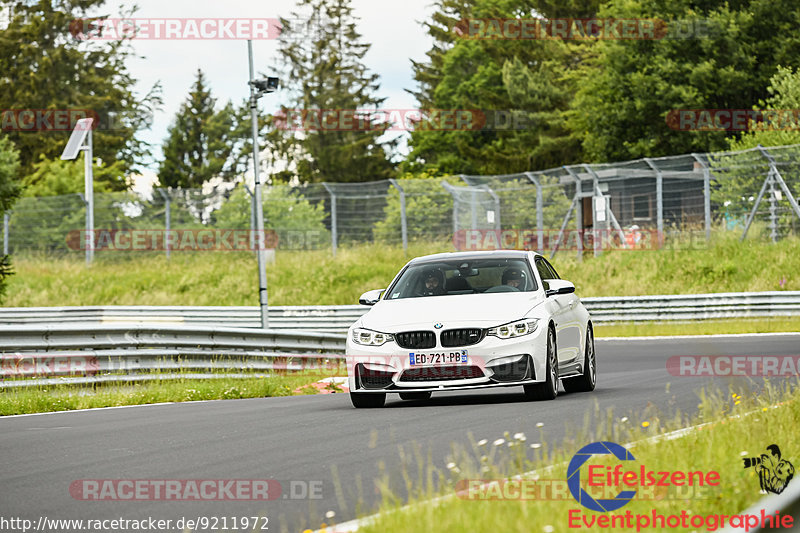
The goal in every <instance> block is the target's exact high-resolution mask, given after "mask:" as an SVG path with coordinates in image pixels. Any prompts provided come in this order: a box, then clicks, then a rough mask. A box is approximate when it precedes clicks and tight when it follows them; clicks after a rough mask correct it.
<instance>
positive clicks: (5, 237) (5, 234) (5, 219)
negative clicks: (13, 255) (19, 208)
mask: <svg viewBox="0 0 800 533" xmlns="http://www.w3.org/2000/svg"><path fill="white" fill-rule="evenodd" d="M8 218H9V217H8V212H5V213H3V255H8Z"/></svg>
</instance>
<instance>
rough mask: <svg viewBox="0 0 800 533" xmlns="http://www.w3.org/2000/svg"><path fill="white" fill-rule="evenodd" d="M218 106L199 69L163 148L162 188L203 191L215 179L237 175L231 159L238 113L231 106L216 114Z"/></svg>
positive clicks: (160, 171) (159, 174)
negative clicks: (198, 189) (215, 108)
mask: <svg viewBox="0 0 800 533" xmlns="http://www.w3.org/2000/svg"><path fill="white" fill-rule="evenodd" d="M215 105H216V99H215V98H214V97H213V96H212V95H211V89H210V88H209V87H208V84H207V82H206V78H205V75H204V74H203V71H202V70H200V69H197V78H196V79H195V82H194V84H193V85H192V88H191V90H190V92H189V96H188V97H187V99H186V101H185V102H184V103H183V104H182V105H181V107H180V110H179V111H178V113H177V114H176V115H175V121H174V122H173V123H172V125H171V126H170V127H169V130H168V137H167V139H166V141H165V142H164V145H163V152H164V159H163V160H162V162H161V165H160V167H159V171H158V179H159V182H160V183H161V185H162V186H164V187H181V188H200V187H202V186H203V184H204V183H206V182H208V181H209V180H211V179H212V178H215V177H222V178H226V179H229V178H231V177H232V176H233V174H234V173H235V170H236V167H235V165H233V164H232V161H231V156H232V153H233V139H232V136H233V135H232V134H233V131H234V129H235V128H236V122H237V120H236V113H237V112H236V111H235V110H234V107H233V105H232V104H231V103H230V102H228V104H227V105H226V106H225V107H223V108H222V109H220V110H219V111H215V110H214V107H215Z"/></svg>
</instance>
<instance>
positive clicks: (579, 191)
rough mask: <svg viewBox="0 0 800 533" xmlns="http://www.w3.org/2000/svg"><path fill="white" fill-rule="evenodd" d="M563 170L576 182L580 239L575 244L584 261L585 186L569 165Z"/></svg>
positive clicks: (576, 214)
mask: <svg viewBox="0 0 800 533" xmlns="http://www.w3.org/2000/svg"><path fill="white" fill-rule="evenodd" d="M562 168H563V169H564V170H566V171H567V173H568V174H569V175H570V176H572V179H574V180H575V200H574V201H575V202H576V203H577V205H576V206H575V207H576V209H575V225H576V226H577V228H578V238H577V239H575V244H576V248H577V249H578V255H577V257H578V261H583V184H582V183H581V178H580V176H578V174H576V173H575V171H574V170H572V169H571V168H570V167H568V166H567V165H563V166H562Z"/></svg>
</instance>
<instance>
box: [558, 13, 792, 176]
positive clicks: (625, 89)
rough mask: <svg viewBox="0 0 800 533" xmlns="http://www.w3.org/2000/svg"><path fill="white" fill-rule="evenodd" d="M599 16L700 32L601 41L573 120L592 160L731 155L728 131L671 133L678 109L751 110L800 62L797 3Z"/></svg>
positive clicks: (585, 72)
mask: <svg viewBox="0 0 800 533" xmlns="http://www.w3.org/2000/svg"><path fill="white" fill-rule="evenodd" d="M600 16H602V17H617V18H622V19H626V18H660V19H663V20H666V21H667V22H668V24H672V27H675V25H674V22H676V21H684V22H687V23H688V24H690V25H692V26H693V27H694V28H695V29H694V31H695V32H697V35H698V36H697V37H696V38H669V37H668V38H662V39H650V40H643V39H630V40H601V41H598V42H597V43H595V45H594V49H593V54H595V55H594V56H593V59H592V60H591V61H589V62H588V63H587V64H586V66H585V69H584V70H583V72H582V73H581V77H582V78H583V82H582V83H581V84H580V89H579V91H578V94H577V96H576V99H575V101H574V105H573V106H572V112H571V119H570V123H571V128H572V129H573V130H574V131H575V133H576V135H578V136H579V137H580V138H581V141H582V144H583V147H584V150H585V152H586V154H587V157H588V159H589V160H593V161H619V160H626V159H633V158H639V157H643V156H649V157H656V156H663V155H673V154H682V153H689V152H706V151H714V150H719V149H722V148H724V147H725V146H727V139H726V136H728V135H726V133H724V132H702V131H695V132H687V131H680V130H678V129H672V128H671V127H670V126H669V125H668V124H667V117H668V116H669V113H670V111H673V110H679V109H746V108H749V107H750V106H751V105H753V102H757V101H758V100H760V99H763V98H765V97H766V96H767V85H768V82H769V78H770V76H772V74H773V73H774V72H775V68H776V67H777V65H778V64H795V63H796V62H797V60H798V52H797V50H798V49H799V48H798V46H799V45H800V34H799V33H798V32H797V31H796V28H797V25H798V23H799V22H800V6H798V4H797V2H795V1H793V0H740V1H737V2H697V1H695V0H676V1H674V2H663V1H660V0H610V1H609V2H608V3H606V4H604V5H603V7H602V9H601V11H600ZM698 24H700V25H699V26H698ZM669 27H670V26H668V28H669ZM668 35H674V34H668Z"/></svg>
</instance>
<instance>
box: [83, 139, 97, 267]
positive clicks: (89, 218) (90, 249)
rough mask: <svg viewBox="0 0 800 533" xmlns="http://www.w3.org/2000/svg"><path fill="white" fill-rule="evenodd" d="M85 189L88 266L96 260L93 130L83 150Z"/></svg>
mask: <svg viewBox="0 0 800 533" xmlns="http://www.w3.org/2000/svg"><path fill="white" fill-rule="evenodd" d="M81 150H83V187H84V198H85V201H86V265H87V266H88V265H91V264H92V261H93V260H94V176H93V175H92V157H93V154H92V130H91V129H90V130H89V133H88V134H87V135H86V143H85V144H84V146H83V148H81Z"/></svg>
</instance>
